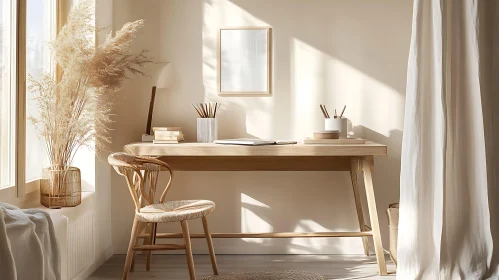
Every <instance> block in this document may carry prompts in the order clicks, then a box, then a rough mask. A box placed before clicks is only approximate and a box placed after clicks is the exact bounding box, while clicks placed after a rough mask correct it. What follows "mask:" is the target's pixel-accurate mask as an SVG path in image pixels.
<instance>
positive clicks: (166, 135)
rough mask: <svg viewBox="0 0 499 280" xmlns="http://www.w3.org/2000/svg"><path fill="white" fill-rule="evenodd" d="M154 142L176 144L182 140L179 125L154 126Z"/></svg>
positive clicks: (182, 136) (182, 135)
mask: <svg viewBox="0 0 499 280" xmlns="http://www.w3.org/2000/svg"><path fill="white" fill-rule="evenodd" d="M153 131H154V141H153V143H154V144H177V143H180V142H182V141H184V134H182V128H180V127H154V128H153Z"/></svg>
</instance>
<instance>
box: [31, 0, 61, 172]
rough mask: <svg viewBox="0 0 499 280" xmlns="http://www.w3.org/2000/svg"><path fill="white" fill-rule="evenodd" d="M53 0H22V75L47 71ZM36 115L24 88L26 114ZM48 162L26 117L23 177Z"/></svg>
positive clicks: (36, 112) (35, 107)
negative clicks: (24, 18)
mask: <svg viewBox="0 0 499 280" xmlns="http://www.w3.org/2000/svg"><path fill="white" fill-rule="evenodd" d="M51 2H53V1H50V0H27V2H26V76H28V75H31V76H32V77H33V78H35V79H37V78H38V77H39V76H40V74H42V73H48V72H50V71H51V70H52V69H53V67H52V65H51V64H52V63H51V57H50V50H49V48H48V46H47V43H48V42H50V41H51V39H52V35H53V33H54V32H52V30H54V26H53V25H55V24H54V23H53V22H54V21H53V20H51V19H52V18H53V17H52V14H53V13H52V12H51V11H52V10H54V9H53V6H54V5H53V4H54V3H51ZM38 115H39V112H38V108H37V106H36V102H35V101H34V100H33V95H32V93H31V92H29V91H28V90H27V91H26V117H35V118H36V117H37V116H38ZM47 166H48V158H47V154H46V152H45V146H44V143H43V140H41V139H39V138H38V136H37V133H36V131H35V128H34V127H33V125H32V124H31V122H30V121H27V122H26V172H25V173H26V181H31V180H35V179H38V178H40V174H41V172H42V168H43V167H47Z"/></svg>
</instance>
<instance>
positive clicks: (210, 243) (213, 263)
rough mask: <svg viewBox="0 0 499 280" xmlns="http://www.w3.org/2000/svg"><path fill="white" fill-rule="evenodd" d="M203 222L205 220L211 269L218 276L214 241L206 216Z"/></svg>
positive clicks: (205, 234)
mask: <svg viewBox="0 0 499 280" xmlns="http://www.w3.org/2000/svg"><path fill="white" fill-rule="evenodd" d="M202 220H203V228H204V236H205V237H206V242H208V250H209V251H210V259H211V267H212V268H213V274H214V275H218V266H217V258H216V257H215V249H214V248H213V240H212V239H211V232H210V228H209V227H208V218H206V216H204V217H203V219H202Z"/></svg>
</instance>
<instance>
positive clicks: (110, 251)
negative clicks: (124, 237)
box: [71, 246, 113, 280]
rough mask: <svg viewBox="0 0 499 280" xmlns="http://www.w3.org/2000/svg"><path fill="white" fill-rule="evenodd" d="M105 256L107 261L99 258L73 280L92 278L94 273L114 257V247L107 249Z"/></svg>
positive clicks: (72, 279)
mask: <svg viewBox="0 0 499 280" xmlns="http://www.w3.org/2000/svg"><path fill="white" fill-rule="evenodd" d="M104 255H105V259H100V260H99V258H97V259H96V261H95V262H94V263H93V264H91V265H90V266H88V267H87V268H85V269H84V270H82V271H81V272H80V273H78V274H77V275H76V276H75V277H73V278H71V280H85V279H87V278H88V277H90V275H92V273H94V272H95V271H96V270H97V269H98V268H99V267H100V266H101V265H103V264H104V263H105V262H106V261H107V260H108V259H109V258H111V257H112V256H113V246H109V247H107V248H106V250H105V251H104Z"/></svg>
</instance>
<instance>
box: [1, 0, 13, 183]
mask: <svg viewBox="0 0 499 280" xmlns="http://www.w3.org/2000/svg"><path fill="white" fill-rule="evenodd" d="M0 2H1V5H0V25H1V26H0V40H1V42H0V46H1V55H0V67H1V68H0V188H5V187H9V186H13V185H14V182H15V176H14V175H15V168H14V166H15V161H14V160H15V148H16V147H15V133H16V127H15V123H16V122H15V120H16V89H15V78H16V71H15V61H16V49H15V42H16V32H15V26H16V24H14V23H15V22H16V17H15V7H14V6H13V4H12V2H14V1H11V0H0Z"/></svg>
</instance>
